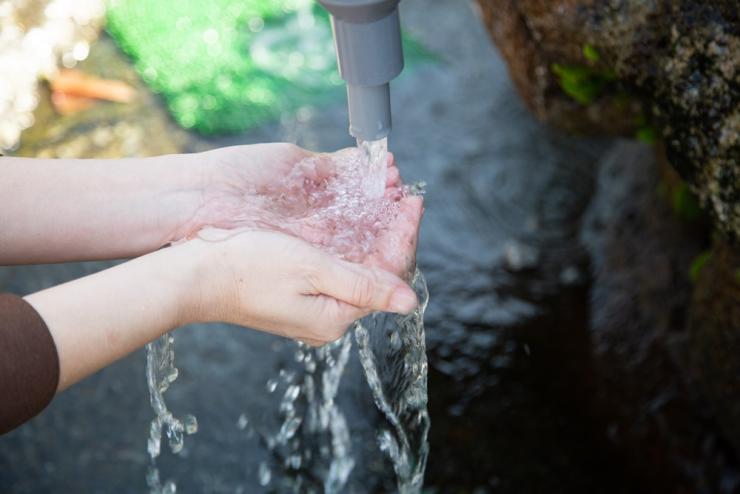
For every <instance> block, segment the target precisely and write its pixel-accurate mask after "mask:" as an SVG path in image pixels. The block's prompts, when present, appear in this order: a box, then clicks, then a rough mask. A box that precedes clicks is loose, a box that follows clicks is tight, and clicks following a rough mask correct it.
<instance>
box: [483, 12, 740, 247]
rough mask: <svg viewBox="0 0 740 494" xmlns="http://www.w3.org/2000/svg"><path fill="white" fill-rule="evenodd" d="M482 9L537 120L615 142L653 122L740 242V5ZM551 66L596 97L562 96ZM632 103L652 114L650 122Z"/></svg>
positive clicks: (700, 193)
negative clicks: (603, 134) (609, 136)
mask: <svg viewBox="0 0 740 494" xmlns="http://www.w3.org/2000/svg"><path fill="white" fill-rule="evenodd" d="M478 3H479V5H480V6H481V9H482V13H483V18H484V20H485V22H486V25H487V27H488V28H489V31H490V32H491V35H492V37H493V39H494V41H495V42H496V44H497V45H498V47H499V49H500V50H501V53H502V54H503V56H504V57H505V59H506V61H507V63H508V65H509V70H510V72H511V75H512V78H513V79H514V81H515V83H516V85H517V87H518V89H519V92H520V94H521V95H522V97H523V98H524V100H525V101H526V102H527V105H528V106H529V107H530V109H532V110H533V111H534V113H535V114H536V115H537V116H538V117H539V118H540V119H542V120H544V121H546V122H548V123H551V124H554V125H557V126H560V127H563V128H566V129H568V130H577V131H605V130H606V131H610V132H617V133H625V132H629V131H630V126H632V127H637V128H639V127H643V130H644V129H645V125H646V122H648V121H649V122H651V123H652V125H655V126H656V127H657V129H658V131H659V132H660V134H661V135H662V137H663V139H664V140H665V142H666V145H667V152H668V157H669V159H670V162H671V163H672V164H673V165H674V166H675V167H676V168H677V169H678V171H679V172H680V173H681V175H682V177H683V178H684V179H686V180H687V181H688V182H689V184H690V186H691V187H692V190H693V191H694V192H696V193H697V195H698V196H699V197H700V199H701V202H702V204H703V205H704V206H705V207H706V208H707V209H708V210H710V211H711V212H712V214H713V216H714V218H715V219H716V221H717V224H718V225H719V226H720V228H721V229H722V230H723V231H724V232H725V233H727V234H728V235H729V236H730V238H732V239H738V238H740V80H739V77H740V76H739V75H738V68H739V67H740V22H739V21H738V15H739V14H738V12H740V2H738V1H737V0H722V1H715V2H705V1H701V0H678V1H674V0H653V1H643V0H612V1H606V0H559V1H557V2H552V1H549V0H478ZM554 64H559V65H561V66H565V67H566V68H570V69H571V70H580V71H581V72H585V73H586V75H583V74H581V75H580V76H579V82H584V81H583V79H585V82H584V84H586V85H587V86H588V87H580V88H576V90H575V91H576V93H577V91H578V90H587V91H586V94H585V97H584V98H583V99H581V100H580V102H579V101H575V100H574V99H573V98H572V91H571V94H570V96H568V95H567V94H566V92H568V91H567V90H566V91H563V89H564V88H565V84H564V83H563V77H562V74H561V75H558V74H557V69H555V70H554ZM578 74H579V73H576V75H578ZM571 75H573V74H572V73H571ZM565 89H567V88H565ZM634 96H637V97H638V99H639V100H640V101H643V102H644V103H645V114H644V115H640V113H639V111H636V108H635V106H634V103H635V98H634ZM577 99H578V98H577ZM620 110H621V111H620Z"/></svg>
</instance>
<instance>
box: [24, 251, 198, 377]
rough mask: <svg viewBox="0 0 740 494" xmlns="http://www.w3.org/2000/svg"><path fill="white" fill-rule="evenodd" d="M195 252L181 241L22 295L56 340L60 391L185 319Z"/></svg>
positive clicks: (186, 319)
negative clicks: (30, 293)
mask: <svg viewBox="0 0 740 494" xmlns="http://www.w3.org/2000/svg"><path fill="white" fill-rule="evenodd" d="M199 256H200V254H199V253H198V252H197V251H196V250H194V246H192V245H188V244H183V245H179V246H177V247H174V248H169V249H163V250H160V251H157V252H154V253H151V254H148V255H146V256H143V257H140V258H137V259H134V260H132V261H129V262H126V263H124V264H120V265H118V266H116V267H113V268H111V269H108V270H105V271H101V272H99V273H95V274H93V275H90V276H87V277H85V278H81V279H78V280H75V281H71V282H69V283H65V284H63V285H59V286H56V287H53V288H49V289H47V290H43V291H41V292H38V293H34V294H32V295H28V296H27V297H25V299H26V300H27V301H28V302H29V303H30V304H31V305H32V306H33V307H34V308H35V309H36V311H37V312H38V313H39V314H40V315H41V317H42V319H43V320H44V322H45V323H46V324H47V326H48V328H49V331H50V332H51V335H52V337H53V339H54V342H55V344H56V347H57V352H58V355H59V366H60V378H59V386H58V390H59V391H61V390H63V389H65V388H67V387H69V386H70V385H72V384H74V383H75V382H77V381H79V380H81V379H82V378H84V377H86V376H88V375H90V374H92V373H94V372H96V371H97V370H99V369H101V368H103V367H105V366H107V365H109V364H110V363H112V362H114V361H116V360H118V359H120V358H122V357H124V356H125V355H127V354H128V353H130V352H132V351H134V350H136V349H138V348H141V347H142V346H144V345H145V344H146V343H148V342H150V341H152V340H154V339H156V338H158V337H159V336H161V335H162V334H164V333H165V332H167V331H169V330H171V329H173V328H175V327H177V326H179V325H182V324H185V323H187V322H188V321H189V318H188V316H187V314H188V312H189V305H190V304H191V302H190V298H189V297H190V295H189V294H190V293H191V292H192V288H191V287H192V286H193V285H194V281H195V280H194V279H193V278H194V277H193V275H192V273H193V272H194V270H193V266H194V265H195V264H197V260H198V259H199Z"/></svg>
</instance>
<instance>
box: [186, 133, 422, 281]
mask: <svg viewBox="0 0 740 494" xmlns="http://www.w3.org/2000/svg"><path fill="white" fill-rule="evenodd" d="M346 152H347V150H341V151H338V152H336V153H331V154H318V153H311V152H309V151H306V150H304V149H302V148H300V147H298V146H295V145H292V144H286V143H273V144H258V145H251V146H235V147H229V148H221V149H216V150H213V151H209V152H206V153H203V159H204V160H206V161H208V162H209V163H210V164H211V165H212V168H213V173H212V174H210V176H209V179H208V181H207V183H206V185H205V186H204V192H203V201H202V202H203V203H202V205H201V207H200V209H199V211H198V213H197V214H196V218H194V220H193V222H192V225H191V228H190V231H189V236H192V235H194V234H195V233H197V231H199V230H200V229H201V228H203V227H207V226H208V227H217V228H222V229H234V228H250V229H263V230H272V231H281V232H284V233H288V234H291V235H294V236H297V237H300V238H302V239H304V240H306V241H308V242H309V243H311V244H313V245H316V246H320V247H324V248H325V249H326V250H334V251H336V249H332V242H333V240H334V238H335V236H336V235H337V233H338V232H337V231H336V225H334V224H332V222H331V221H327V220H326V218H325V217H323V216H322V215H320V214H318V215H316V214H312V208H316V207H317V206H316V205H313V204H311V203H310V202H309V201H308V199H307V198H306V192H307V191H310V190H316V189H320V188H321V187H325V186H326V183H327V181H328V180H330V179H332V178H333V177H335V176H336V175H337V174H340V173H342V170H341V169H337V166H338V163H340V164H341V156H342V154H343V153H346ZM307 158H311V159H310V160H307ZM387 165H388V168H387V174H386V178H387V180H386V189H385V197H386V199H388V200H389V201H392V202H394V203H396V204H397V211H396V214H395V216H394V217H393V218H391V220H390V222H389V224H387V225H385V226H384V227H383V228H381V229H379V230H378V231H375V232H373V233H372V235H368V237H369V238H370V241H371V244H370V245H369V246H368V245H366V246H363V248H362V249H354V250H352V249H350V250H351V251H345V252H341V251H340V252H338V254H339V255H342V256H343V257H345V258H347V259H350V260H352V261H355V262H358V263H362V264H365V265H367V266H375V267H379V268H381V269H385V270H386V271H389V272H391V273H394V274H396V275H398V276H402V277H404V278H408V277H409V276H410V274H411V272H412V271H413V268H414V263H415V255H416V245H417V236H418V231H419V225H420V221H421V216H422V213H423V200H422V198H421V197H418V196H410V195H407V194H404V192H403V183H402V181H401V177H400V173H399V170H398V168H397V167H396V166H395V163H394V159H393V155H392V154H390V153H389V155H388V163H387ZM289 175H298V176H299V177H302V179H303V180H302V181H301V180H299V181H298V183H299V184H300V187H298V188H296V187H294V186H293V187H288V186H286V180H285V177H287V176H289ZM291 183H293V184H295V183H296V182H295V181H292V182H291ZM270 198H272V199H273V200H278V199H279V200H280V204H281V211H279V212H276V211H275V210H274V208H273V207H272V206H273V205H274V204H273V203H272V202H271V201H270ZM340 250H341V249H340ZM335 253H337V252H335Z"/></svg>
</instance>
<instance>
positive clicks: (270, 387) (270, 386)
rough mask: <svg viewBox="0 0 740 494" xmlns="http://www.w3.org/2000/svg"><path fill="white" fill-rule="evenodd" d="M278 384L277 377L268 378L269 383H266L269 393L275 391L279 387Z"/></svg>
mask: <svg viewBox="0 0 740 494" xmlns="http://www.w3.org/2000/svg"><path fill="white" fill-rule="evenodd" d="M277 385H278V382H277V379H274V378H271V379H268V381H267V384H265V388H266V389H267V392H268V393H274V392H275V390H276V389H277Z"/></svg>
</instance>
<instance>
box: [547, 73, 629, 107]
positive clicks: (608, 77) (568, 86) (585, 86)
mask: <svg viewBox="0 0 740 494" xmlns="http://www.w3.org/2000/svg"><path fill="white" fill-rule="evenodd" d="M551 68H552V72H553V73H554V74H555V75H556V76H557V78H558V82H559V83H560V87H561V88H562V90H563V91H564V92H565V94H567V95H568V96H570V97H571V98H573V99H574V100H576V101H577V102H579V103H581V104H583V105H587V104H589V103H591V102H592V101H593V100H594V99H596V97H598V96H599V95H601V94H602V93H603V91H604V89H605V87H606V86H607V85H608V84H609V83H610V82H612V81H614V80H615V79H616V74H614V72H612V71H610V70H597V69H594V68H592V67H584V66H581V65H566V64H559V63H556V64H553V65H552V67H551Z"/></svg>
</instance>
